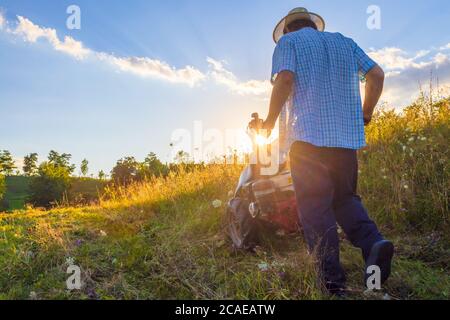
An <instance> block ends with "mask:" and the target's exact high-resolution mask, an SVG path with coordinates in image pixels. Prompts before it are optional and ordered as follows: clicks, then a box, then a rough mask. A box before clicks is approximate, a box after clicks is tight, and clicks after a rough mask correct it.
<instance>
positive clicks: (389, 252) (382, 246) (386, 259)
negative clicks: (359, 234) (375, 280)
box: [364, 240, 395, 284]
mask: <svg viewBox="0 0 450 320" xmlns="http://www.w3.org/2000/svg"><path fill="white" fill-rule="evenodd" d="M394 251H395V248H394V244H393V243H392V242H390V241H387V240H383V241H379V242H377V243H375V244H374V245H373V247H372V250H371V251H370V255H369V257H368V258H367V261H366V270H365V277H364V284H367V280H368V279H369V277H370V276H371V275H370V274H368V273H367V271H368V269H369V267H371V266H378V267H379V268H380V270H381V284H384V283H385V282H386V281H387V279H389V276H390V275H391V267H392V258H393V257H394Z"/></svg>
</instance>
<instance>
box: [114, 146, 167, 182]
mask: <svg viewBox="0 0 450 320" xmlns="http://www.w3.org/2000/svg"><path fill="white" fill-rule="evenodd" d="M168 172H169V168H168V167H167V166H166V165H164V164H163V163H162V162H161V161H160V160H159V159H158V157H157V156H156V154H154V153H150V154H149V155H148V156H147V157H146V158H145V160H144V162H138V161H137V160H136V159H135V158H134V157H126V158H124V159H121V160H119V161H117V164H116V166H115V167H114V168H113V170H112V171H111V177H112V179H113V181H114V182H115V183H116V184H119V185H128V184H130V183H132V182H136V181H144V180H147V179H150V178H152V177H160V176H166V175H167V174H168Z"/></svg>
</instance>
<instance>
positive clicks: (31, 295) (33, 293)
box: [30, 291, 38, 300]
mask: <svg viewBox="0 0 450 320" xmlns="http://www.w3.org/2000/svg"><path fill="white" fill-rule="evenodd" d="M37 298H38V297H37V293H36V292H34V291H31V292H30V300H37Z"/></svg>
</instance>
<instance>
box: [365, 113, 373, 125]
mask: <svg viewBox="0 0 450 320" xmlns="http://www.w3.org/2000/svg"><path fill="white" fill-rule="evenodd" d="M371 122H372V115H364V125H365V126H366V127H367V126H368V125H369V124H370V123H371Z"/></svg>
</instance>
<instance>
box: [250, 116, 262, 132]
mask: <svg viewBox="0 0 450 320" xmlns="http://www.w3.org/2000/svg"><path fill="white" fill-rule="evenodd" d="M252 119H253V120H252V121H251V122H250V124H249V125H248V128H249V129H250V130H255V131H256V132H257V133H259V130H261V129H262V127H263V124H264V120H262V119H260V118H259V114H258V113H253V114H252Z"/></svg>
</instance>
